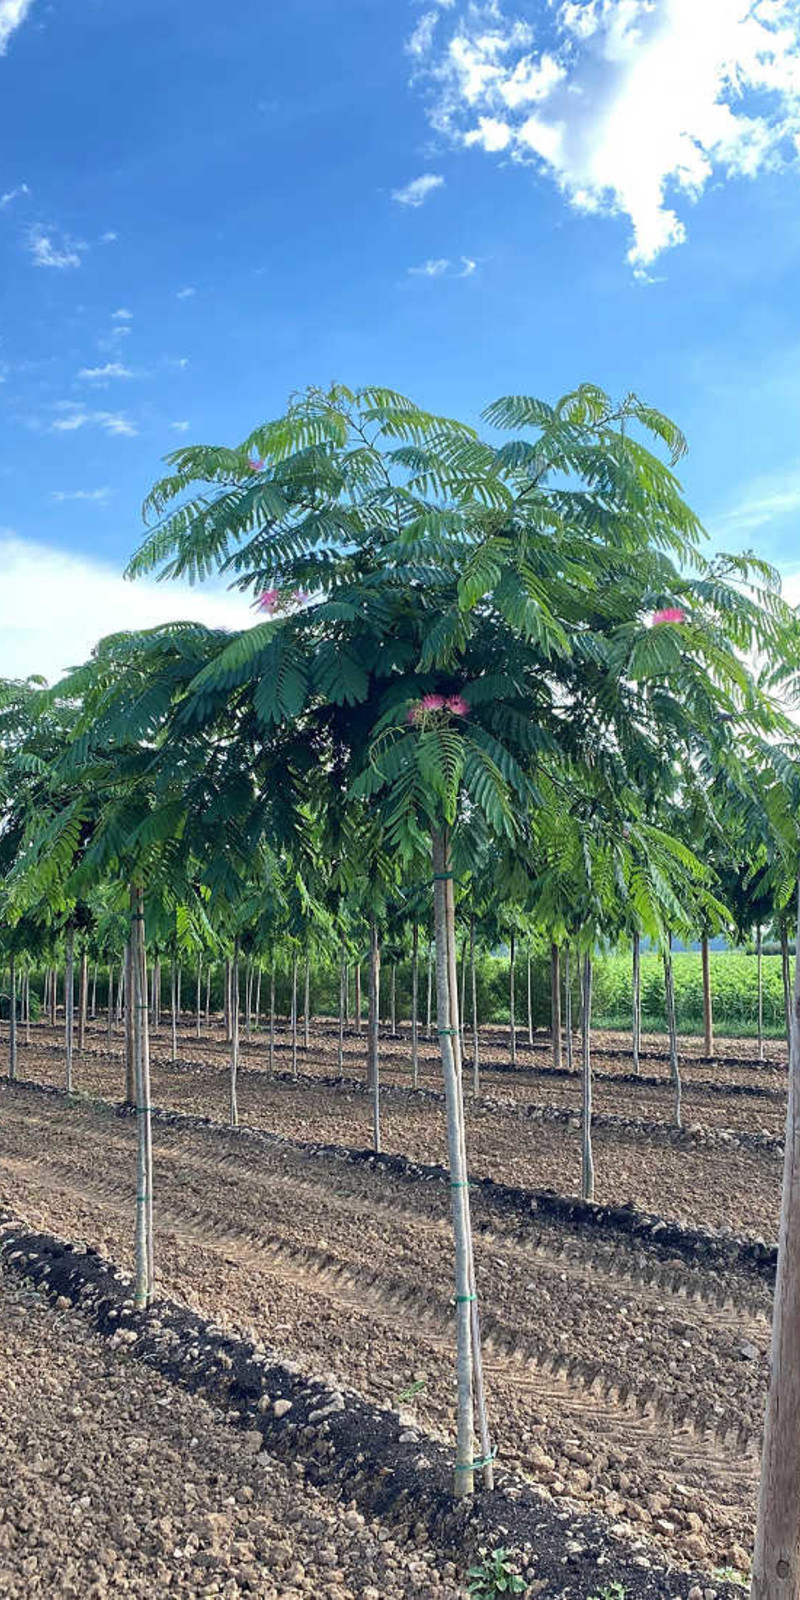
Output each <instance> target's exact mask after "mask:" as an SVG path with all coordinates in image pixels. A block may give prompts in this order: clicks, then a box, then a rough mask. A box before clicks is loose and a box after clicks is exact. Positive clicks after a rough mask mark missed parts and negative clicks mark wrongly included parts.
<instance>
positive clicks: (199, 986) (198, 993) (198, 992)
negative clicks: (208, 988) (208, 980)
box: [194, 956, 203, 1039]
mask: <svg viewBox="0 0 800 1600" xmlns="http://www.w3.org/2000/svg"><path fill="white" fill-rule="evenodd" d="M202 993H203V962H202V958H201V957H199V956H198V959H197V983H196V986H195V994H194V1023H195V1032H196V1034H197V1037H198V1039H199V1038H200V1005H201V999H202Z"/></svg>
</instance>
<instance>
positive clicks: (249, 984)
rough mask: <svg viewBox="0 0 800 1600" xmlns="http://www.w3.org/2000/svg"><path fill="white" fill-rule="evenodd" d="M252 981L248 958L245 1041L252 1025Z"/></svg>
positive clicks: (245, 996)
mask: <svg viewBox="0 0 800 1600" xmlns="http://www.w3.org/2000/svg"><path fill="white" fill-rule="evenodd" d="M253 979H254V969H253V963H252V961H251V960H250V959H249V957H248V961H247V975H246V977H245V980H244V1034H245V1038H246V1039H249V1038H250V1033H251V1029H252V1023H253Z"/></svg>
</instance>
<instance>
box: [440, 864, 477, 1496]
mask: <svg viewBox="0 0 800 1600" xmlns="http://www.w3.org/2000/svg"><path fill="white" fill-rule="evenodd" d="M448 855H449V852H448V849H447V842H446V839H445V837H444V835H442V834H438V833H437V834H434V835H433V839H432V856H433V872H434V897H433V898H434V930H435V944H436V1009H437V1016H438V1023H439V1046H440V1053H441V1057H442V1072H443V1076H444V1092H445V1103H446V1107H447V1146H448V1156H449V1163H450V1193H451V1196H452V1209H453V1235H454V1240H455V1287H456V1387H457V1394H458V1417H457V1438H456V1467H455V1473H454V1484H453V1491H454V1494H455V1495H456V1496H458V1497H459V1498H460V1497H462V1496H464V1495H469V1494H472V1492H473V1489H474V1484H475V1473H474V1467H473V1461H474V1443H473V1366H472V1317H471V1315H470V1307H471V1305H472V1303H473V1302H472V1294H473V1290H472V1285H471V1278H470V1261H469V1233H468V1227H467V1212H468V1206H469V1191H468V1188H467V1168H466V1161H465V1159H464V1141H463V1137H462V1115H461V1096H460V1086H459V1083H458V1076H457V1072H456V1061H455V1055H454V1031H453V996H452V976H451V971H450V960H449V951H448V942H449V941H448V936H447V935H448V929H447V921H448V915H447V894H446V882H447V881H448V880H447V879H446V877H445V874H446V873H447V871H448ZM455 1037H457V1034H456V1035H455Z"/></svg>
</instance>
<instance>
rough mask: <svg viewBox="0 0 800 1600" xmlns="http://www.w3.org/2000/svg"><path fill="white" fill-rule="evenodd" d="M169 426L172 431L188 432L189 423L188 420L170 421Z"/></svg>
mask: <svg viewBox="0 0 800 1600" xmlns="http://www.w3.org/2000/svg"><path fill="white" fill-rule="evenodd" d="M170 428H171V429H172V432H173V433H188V432H189V424H188V422H171V423H170Z"/></svg>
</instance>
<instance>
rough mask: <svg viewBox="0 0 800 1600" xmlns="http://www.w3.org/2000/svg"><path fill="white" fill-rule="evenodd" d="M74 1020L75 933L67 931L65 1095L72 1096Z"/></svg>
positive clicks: (70, 929) (70, 930) (72, 930)
mask: <svg viewBox="0 0 800 1600" xmlns="http://www.w3.org/2000/svg"><path fill="white" fill-rule="evenodd" d="M74 1019H75V932H74V929H72V928H69V929H68V930H67V962H66V971H65V973H64V1040H65V1046H66V1057H67V1072H66V1089H67V1094H72V1051H73V1044H74V1038H75V1033H74Z"/></svg>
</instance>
